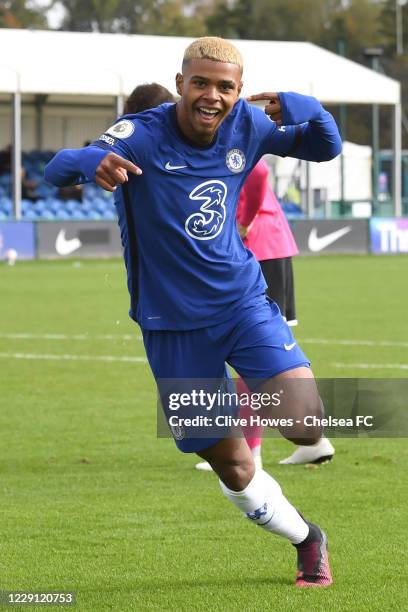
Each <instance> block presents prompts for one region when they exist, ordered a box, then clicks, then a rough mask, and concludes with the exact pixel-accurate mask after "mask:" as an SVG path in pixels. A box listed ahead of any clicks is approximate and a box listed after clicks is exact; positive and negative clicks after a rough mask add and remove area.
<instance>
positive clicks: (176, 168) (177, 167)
mask: <svg viewBox="0 0 408 612" xmlns="http://www.w3.org/2000/svg"><path fill="white" fill-rule="evenodd" d="M164 167H165V168H166V170H181V169H182V168H187V166H173V165H172V164H171V162H166V164H165V166H164Z"/></svg>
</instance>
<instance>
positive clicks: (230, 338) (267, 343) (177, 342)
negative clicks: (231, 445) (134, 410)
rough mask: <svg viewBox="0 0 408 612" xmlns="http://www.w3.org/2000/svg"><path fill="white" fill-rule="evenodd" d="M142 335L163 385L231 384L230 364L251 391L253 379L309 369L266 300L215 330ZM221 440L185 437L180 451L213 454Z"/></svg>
mask: <svg viewBox="0 0 408 612" xmlns="http://www.w3.org/2000/svg"><path fill="white" fill-rule="evenodd" d="M142 331H143V340H144V345H145V348H146V354H147V358H148V360H149V364H150V367H151V369H152V371H153V375H154V377H155V379H156V381H157V382H158V383H159V381H160V380H167V381H169V380H172V379H184V380H186V379H196V380H197V379H207V380H212V381H214V380H218V381H223V380H225V379H228V378H230V375H229V372H228V369H227V368H226V363H228V364H229V365H231V366H232V367H233V368H234V369H235V370H236V371H237V372H238V374H239V375H240V376H241V377H242V378H243V379H244V380H245V381H246V382H247V383H248V384H249V386H250V387H251V385H252V386H253V382H254V379H264V380H267V379H269V378H273V377H274V376H276V375H277V374H280V373H281V372H285V371H286V370H292V369H294V368H298V367H301V366H310V362H309V361H308V359H307V357H306V356H305V355H304V353H303V351H302V350H301V349H300V348H299V346H298V345H297V343H296V340H295V339H294V337H293V335H292V332H291V330H290V328H289V327H288V325H287V323H286V321H285V320H284V319H283V317H282V315H281V313H280V310H279V307H278V305H277V304H276V303H275V302H272V301H271V300H269V298H267V297H266V296H260V297H259V301H257V302H254V301H251V304H250V305H249V306H248V307H247V308H245V307H244V308H243V309H241V310H240V311H239V313H237V314H235V316H234V318H232V319H230V320H228V321H226V322H223V323H219V324H217V325H214V326H211V327H205V328H202V329H193V330H188V331H178V330H175V331H166V330H163V331H161V330H159V331H157V330H142ZM158 386H159V388H160V384H159V385H158ZM164 408H165V413H166V416H167V417H168V414H169V413H168V411H167V410H166V407H164ZM173 433H174V432H173ZM223 437H226V436H223ZM220 439H222V437H220V436H219V435H218V436H217V437H214V438H188V437H186V438H184V439H181V440H178V439H176V440H175V442H176V444H177V446H178V448H179V449H180V450H181V451H183V452H186V453H191V452H200V451H201V450H204V449H205V448H209V447H210V446H212V445H214V444H215V443H216V442H218V441H219V440H220Z"/></svg>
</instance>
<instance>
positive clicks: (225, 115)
mask: <svg viewBox="0 0 408 612" xmlns="http://www.w3.org/2000/svg"><path fill="white" fill-rule="evenodd" d="M242 70H243V64H242V58H241V55H240V53H239V52H238V50H237V49H236V48H235V47H234V46H233V45H232V44H230V43H229V42H227V41H225V40H222V39H219V38H214V37H207V38H201V39H198V40H196V41H194V42H193V43H192V44H191V45H189V46H188V47H187V49H186V51H185V53H184V58H183V63H182V71H181V72H180V73H178V74H177V76H176V87H177V92H178V94H179V95H180V100H179V102H177V104H165V105H161V106H159V107H158V108H156V109H152V110H150V111H146V112H144V113H140V114H138V115H127V116H125V117H123V118H121V119H120V120H119V121H118V122H116V123H115V124H114V125H113V126H112V127H111V128H110V129H109V130H107V132H106V133H105V134H103V135H102V136H101V137H100V139H99V140H98V141H97V142H95V143H94V144H93V145H90V146H89V147H86V148H84V149H79V150H64V151H61V152H59V153H58V154H57V155H56V156H55V157H54V159H53V160H51V162H50V163H49V164H48V166H47V168H46V171H45V176H46V179H47V180H48V181H50V182H52V183H54V184H57V185H66V184H72V183H80V182H84V181H90V180H94V181H95V182H96V183H98V184H99V185H101V186H102V187H103V188H105V189H107V190H108V191H116V196H115V201H116V207H117V211H118V216H119V225H120V229H121V235H122V241H123V245H124V257H125V261H126V267H127V275H128V287H129V292H130V297H131V306H130V315H131V317H132V318H133V319H135V320H136V321H137V322H138V323H139V325H140V327H141V329H142V333H143V338H144V344H145V348H146V353H147V357H148V360H149V363H150V366H151V368H152V371H153V374H154V376H155V378H156V380H157V382H158V386H159V389H161V388H162V384H163V383H162V381H163V380H166V381H172V380H173V381H177V380H180V379H206V380H213V381H220V380H223V379H226V378H227V372H226V367H225V362H227V363H229V364H230V365H231V366H232V367H233V368H235V370H236V371H237V372H238V373H239V374H240V376H242V377H243V378H244V380H245V381H246V382H247V383H248V384H249V385H250V386H251V389H254V388H258V389H262V391H263V392H264V393H266V395H270V397H272V396H273V395H274V392H275V391H276V389H280V388H282V389H283V388H284V389H288V396H289V397H288V399H289V401H285V402H284V408H285V416H286V418H287V425H286V426H285V425H284V424H283V425H282V426H281V428H280V429H281V431H282V433H283V434H284V435H285V436H286V437H288V438H289V439H291V440H293V441H294V442H296V443H301V444H302V443H304V444H313V443H316V442H317V441H318V439H319V438H320V436H321V427H320V426H319V425H318V420H319V419H318V417H319V416H321V414H322V412H321V401H320V398H319V395H318V392H317V387H316V385H315V382H314V379H313V374H312V372H311V369H310V364H309V361H308V359H307V358H306V356H305V355H304V353H303V352H302V350H301V349H300V347H299V346H298V345H297V343H296V341H295V340H294V338H293V336H292V333H291V331H290V329H289V327H288V326H287V324H286V322H285V321H284V319H283V318H282V316H281V314H280V312H279V309H278V308H277V307H276V305H275V304H274V303H273V302H270V301H268V300H267V298H266V297H265V281H264V278H263V276H262V274H261V271H260V267H259V264H258V262H257V261H256V259H255V257H254V256H253V255H252V254H251V253H250V252H249V251H248V250H247V249H245V247H244V246H243V244H242V241H241V239H240V237H239V235H238V232H237V228H236V221H235V213H236V206H237V199H238V194H239V192H240V189H241V187H242V185H243V183H244V181H245V178H246V177H247V175H248V173H249V172H250V171H251V169H252V168H253V167H254V166H255V164H256V163H257V161H258V160H259V159H260V158H261V157H262V155H264V154H265V153H273V154H275V155H282V156H285V155H291V156H294V157H296V158H299V159H306V160H313V161H325V160H329V159H332V158H333V157H335V156H336V155H338V154H339V153H340V150H341V140H340V136H339V133H338V130H337V127H336V124H335V122H334V120H333V118H332V116H331V115H330V114H329V113H328V112H327V111H325V110H324V109H323V108H322V106H321V104H320V103H319V102H318V101H317V100H316V99H314V98H311V97H308V96H303V95H299V94H296V93H279V94H277V93H273V92H265V93H261V94H257V95H255V96H251V97H250V98H249V100H250V101H252V102H255V101H263V100H264V101H266V102H267V103H266V106H265V111H263V110H261V109H259V108H256V107H255V106H253V105H250V104H249V103H248V102H247V101H244V100H242V99H240V92H241V88H242ZM271 119H272V120H271ZM254 381H255V382H254ZM293 381H295V382H296V383H297V382H299V385H290V384H289V385H288V384H287V383H288V382H289V383H292V382H293ZM301 383H308V384H307V385H306V387H305V386H304V385H302V384H301ZM300 389H301V390H300ZM162 397H163V394H162ZM165 399H166V398H165ZM164 409H165V412H166V415H167V416H169V415H170V412H169V406H168V405H166V403H164ZM270 413H271V414H272V413H273V411H272V407H270ZM306 415H307V416H308V420H309V421H310V422H311V423H312V426H306V422H305V419H304V417H305V416H306ZM289 421H290V422H293V426H289V425H288V423H289ZM313 423H316V424H314V425H313ZM173 432H174V433H175V436H176V444H177V446H178V448H179V449H180V450H182V451H183V452H195V453H197V454H198V455H199V456H200V457H201V458H203V459H204V460H205V461H208V462H209V463H210V465H211V466H212V468H213V470H214V471H215V472H216V474H217V475H218V476H219V479H220V486H221V490H222V492H223V494H224V495H225V496H226V498H227V499H228V500H230V501H231V502H232V503H233V504H234V505H235V506H237V508H238V509H239V510H240V511H241V512H242V513H243V514H244V516H246V517H247V518H248V519H249V520H250V521H252V522H253V523H255V524H256V525H259V526H260V527H262V528H263V529H264V530H266V531H269V532H272V533H275V534H277V535H280V536H281V537H284V538H286V539H287V540H288V541H289V542H290V543H291V544H293V545H294V546H295V548H296V551H297V558H298V574H297V578H296V585H297V586H299V587H316V586H328V585H330V584H331V582H332V577H331V573H330V568H329V563H328V556H327V540H326V536H325V534H324V533H323V531H322V530H321V529H320V528H319V527H318V526H317V525H314V524H313V523H310V522H308V521H306V520H305V519H304V518H303V517H302V516H301V515H300V514H299V512H298V511H297V510H296V508H294V506H292V504H291V503H290V502H289V501H288V500H287V499H286V497H285V496H284V494H283V492H282V490H281V488H280V486H279V484H278V483H277V482H276V480H275V479H274V478H273V477H272V476H271V475H269V474H268V473H266V472H265V471H262V470H260V471H256V472H255V468H254V461H253V458H252V454H251V452H250V450H249V447H248V445H247V443H246V442H245V440H244V439H242V438H236V437H230V436H229V435H228V431H227V428H226V430H225V433H223V434H222V435H221V433H222V432H220V433H219V435H218V436H217V435H214V436H213V437H206V436H204V435H203V436H202V437H194V435H191V436H186V435H185V433H186V432H185V430H184V429H183V428H182V427H177V428H174V427H173Z"/></svg>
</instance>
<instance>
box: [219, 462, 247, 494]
mask: <svg viewBox="0 0 408 612" xmlns="http://www.w3.org/2000/svg"><path fill="white" fill-rule="evenodd" d="M213 467H214V466H213ZM214 469H215V471H216V472H217V474H218V476H219V477H220V480H221V481H222V482H223V483H224V484H225V486H226V487H228V489H231V490H232V491H243V490H244V489H245V488H246V487H247V486H248V485H249V483H250V482H251V480H252V478H253V477H254V473H255V465H254V461H253V459H252V457H250V458H248V459H244V460H241V461H234V460H231V461H226V462H224V463H223V464H221V465H218V466H217V467H216V468H214Z"/></svg>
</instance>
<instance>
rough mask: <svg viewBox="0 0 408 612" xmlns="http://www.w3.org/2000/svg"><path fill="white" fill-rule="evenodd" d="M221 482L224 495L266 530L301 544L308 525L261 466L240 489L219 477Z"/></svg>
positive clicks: (293, 542) (305, 535)
mask: <svg viewBox="0 0 408 612" xmlns="http://www.w3.org/2000/svg"><path fill="white" fill-rule="evenodd" d="M220 485H221V489H222V491H223V493H224V495H225V497H227V498H228V499H229V500H230V501H232V503H233V504H234V505H235V506H237V508H239V509H240V510H241V512H243V513H244V514H245V515H246V516H247V518H249V519H250V520H251V521H253V522H254V523H255V524H256V525H259V526H260V527H263V528H264V529H266V531H272V533H276V534H278V535H280V536H282V537H284V538H287V539H288V540H289V541H290V542H292V544H300V542H303V540H304V539H305V538H306V537H307V534H308V533H309V527H308V525H307V524H306V523H305V521H304V520H303V519H302V517H301V516H300V514H299V513H298V512H297V510H296V509H295V508H294V507H293V506H292V504H290V503H289V502H288V500H287V499H286V497H285V496H284V495H283V493H282V489H281V488H280V486H279V484H278V483H277V482H276V480H274V479H273V478H272V476H270V475H269V474H268V473H267V472H265V471H264V470H258V471H256V472H255V474H254V477H253V479H252V480H251V482H250V483H249V485H248V486H247V487H246V488H245V489H244V490H243V491H232V490H231V489H228V487H226V486H225V484H224V483H223V482H221V480H220Z"/></svg>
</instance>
